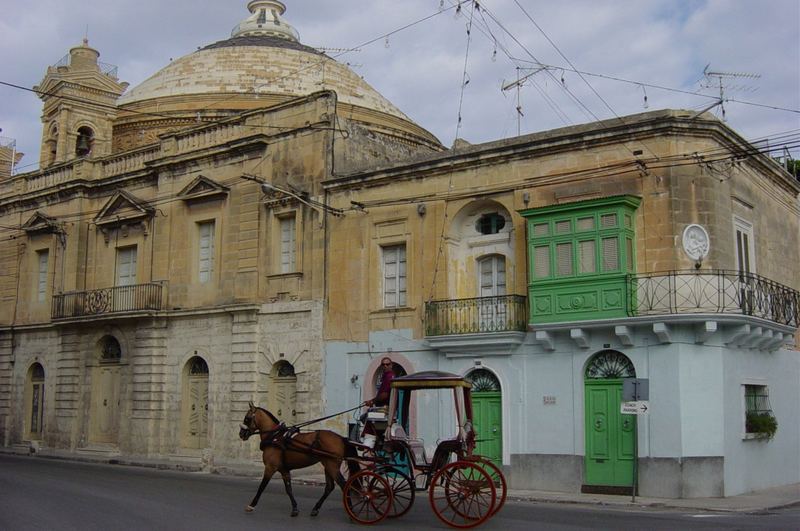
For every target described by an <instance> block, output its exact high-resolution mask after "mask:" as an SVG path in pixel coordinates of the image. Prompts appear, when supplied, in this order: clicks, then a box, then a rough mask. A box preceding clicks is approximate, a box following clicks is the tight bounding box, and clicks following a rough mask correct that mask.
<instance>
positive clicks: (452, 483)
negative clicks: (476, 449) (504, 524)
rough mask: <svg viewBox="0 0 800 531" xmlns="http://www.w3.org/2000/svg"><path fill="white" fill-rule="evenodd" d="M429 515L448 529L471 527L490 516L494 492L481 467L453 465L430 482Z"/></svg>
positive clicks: (495, 497)
mask: <svg viewBox="0 0 800 531" xmlns="http://www.w3.org/2000/svg"><path fill="white" fill-rule="evenodd" d="M428 496H429V498H430V502H431V507H432V508H433V512H434V513H435V514H436V516H437V518H439V520H441V521H442V522H444V523H446V524H447V525H449V526H452V527H458V528H462V529H465V528H468V527H475V526H477V525H480V524H482V523H483V522H485V521H486V520H487V519H488V518H489V517H490V516H492V515H493V514H494V507H495V502H496V501H497V489H495V486H494V481H493V480H492V478H491V477H490V475H489V474H488V473H487V472H486V471H485V470H484V469H483V468H482V467H481V465H479V464H477V463H474V462H469V461H456V462H454V463H450V464H449V465H447V466H445V467H444V468H442V469H441V470H439V471H438V472H437V473H436V474H435V475H434V476H433V480H432V481H431V487H430V491H429V495H428Z"/></svg>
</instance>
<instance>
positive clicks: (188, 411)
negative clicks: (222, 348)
mask: <svg viewBox="0 0 800 531" xmlns="http://www.w3.org/2000/svg"><path fill="white" fill-rule="evenodd" d="M183 376H184V378H183V393H182V394H183V400H182V404H183V406H182V412H181V413H182V415H181V417H182V419H183V422H182V425H183V446H184V447H186V448H205V447H206V446H207V445H208V364H207V363H206V361H205V360H204V359H203V358H201V357H199V356H194V357H193V358H191V359H190V360H189V361H188V362H186V365H185V366H184V368H183Z"/></svg>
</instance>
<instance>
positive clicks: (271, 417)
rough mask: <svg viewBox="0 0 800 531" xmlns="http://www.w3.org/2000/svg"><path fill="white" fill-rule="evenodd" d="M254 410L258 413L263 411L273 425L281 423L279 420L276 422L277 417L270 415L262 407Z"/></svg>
mask: <svg viewBox="0 0 800 531" xmlns="http://www.w3.org/2000/svg"><path fill="white" fill-rule="evenodd" d="M256 409H258V410H260V411H263V412H264V413H266V414H267V416H268V417H269V418H270V419H272V422H274V423H275V424H280V423H281V421H280V420H278V419H277V417H275V415H273V414H272V413H270V412H269V411H267V410H266V409H264V408H263V407H260V406H256Z"/></svg>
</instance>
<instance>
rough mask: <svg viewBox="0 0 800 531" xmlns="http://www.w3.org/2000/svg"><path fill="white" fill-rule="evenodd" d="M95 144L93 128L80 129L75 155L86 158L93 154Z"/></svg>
mask: <svg viewBox="0 0 800 531" xmlns="http://www.w3.org/2000/svg"><path fill="white" fill-rule="evenodd" d="M93 144H94V131H92V129H91V127H86V126H84V127H81V128H79V129H78V139H77V140H76V141H75V155H77V156H79V157H86V156H87V155H89V154H91V152H92V146H93Z"/></svg>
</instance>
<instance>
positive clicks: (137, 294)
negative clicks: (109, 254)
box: [51, 284, 162, 319]
mask: <svg viewBox="0 0 800 531" xmlns="http://www.w3.org/2000/svg"><path fill="white" fill-rule="evenodd" d="M161 291H162V286H161V284H134V285H131V286H115V287H113V288H104V289H94V290H88V291H71V292H68V293H62V294H60V295H54V296H53V307H52V310H51V317H52V318H53V319H68V318H71V317H84V316H88V315H105V314H112V313H120V312H138V311H147V310H156V311H157V310H160V309H161Z"/></svg>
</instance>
